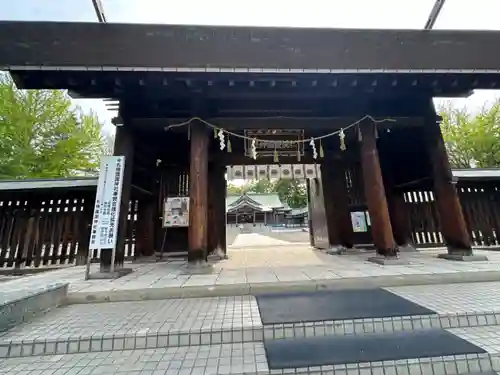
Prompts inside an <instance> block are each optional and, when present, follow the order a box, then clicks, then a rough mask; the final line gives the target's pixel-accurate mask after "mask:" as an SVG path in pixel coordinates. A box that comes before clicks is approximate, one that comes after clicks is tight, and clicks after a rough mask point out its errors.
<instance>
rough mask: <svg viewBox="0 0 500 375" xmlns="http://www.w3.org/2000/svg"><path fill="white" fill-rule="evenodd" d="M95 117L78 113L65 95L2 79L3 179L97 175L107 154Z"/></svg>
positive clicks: (0, 147) (0, 174) (0, 162)
mask: <svg viewBox="0 0 500 375" xmlns="http://www.w3.org/2000/svg"><path fill="white" fill-rule="evenodd" d="M101 128H102V126H101V124H100V123H99V121H98V119H97V116H96V115H95V114H94V113H90V114H85V113H83V112H82V111H81V109H79V108H76V109H73V108H72V103H71V99H70V98H69V97H68V95H67V94H66V92H64V91H61V90H18V89H17V88H16V87H15V85H14V83H13V82H12V80H11V79H10V77H9V76H8V75H5V74H2V75H0V178H1V179H17V178H20V179H21V178H40V177H44V178H50V177H69V176H75V175H82V174H89V173H95V172H96V170H97V169H98V166H99V158H100V155H101V153H102V152H103V150H104V143H103V139H102V137H101Z"/></svg>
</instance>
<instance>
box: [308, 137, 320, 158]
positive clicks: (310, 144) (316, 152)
mask: <svg viewBox="0 0 500 375" xmlns="http://www.w3.org/2000/svg"><path fill="white" fill-rule="evenodd" d="M309 146H311V149H312V153H313V159H315V160H316V159H317V158H318V151H316V144H315V143H314V138H311V141H310V142H309Z"/></svg>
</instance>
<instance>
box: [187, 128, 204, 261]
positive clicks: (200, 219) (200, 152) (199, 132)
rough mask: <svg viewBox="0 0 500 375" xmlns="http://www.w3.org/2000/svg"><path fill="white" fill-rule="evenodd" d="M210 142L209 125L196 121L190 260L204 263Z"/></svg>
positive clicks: (192, 152) (191, 172)
mask: <svg viewBox="0 0 500 375" xmlns="http://www.w3.org/2000/svg"><path fill="white" fill-rule="evenodd" d="M208 145H209V138H208V133H207V130H206V127H205V126H203V125H202V124H200V123H193V124H192V126H191V144H190V168H189V199H190V208H189V233H188V243H189V246H188V247H189V248H188V261H189V262H190V263H202V262H205V261H206V259H207V219H208Z"/></svg>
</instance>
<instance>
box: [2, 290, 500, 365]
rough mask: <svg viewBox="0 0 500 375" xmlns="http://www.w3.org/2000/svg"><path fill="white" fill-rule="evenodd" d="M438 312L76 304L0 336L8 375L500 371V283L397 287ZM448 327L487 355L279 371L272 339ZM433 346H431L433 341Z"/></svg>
mask: <svg viewBox="0 0 500 375" xmlns="http://www.w3.org/2000/svg"><path fill="white" fill-rule="evenodd" d="M386 290H388V291H390V292H391V293H393V294H395V295H397V296H400V297H403V298H405V299H407V300H410V301H413V302H417V303H418V304H419V305H421V306H423V307H426V308H428V309H431V310H434V311H435V312H436V314H431V315H422V316H403V317H401V316H396V317H387V318H364V319H349V320H342V321H339V320H330V321H319V322H318V321H317V322H297V323H291V324H272V325H264V324H262V319H261V316H260V312H259V309H258V306H257V303H256V299H255V297H252V296H235V297H211V298H192V299H171V300H165V301H139V302H117V303H99V304H77V305H70V306H66V307H64V308H60V309H57V310H55V311H52V312H50V313H48V314H47V315H45V316H42V317H40V318H38V319H35V320H33V321H32V322H28V323H26V324H23V325H21V326H18V327H16V328H14V329H12V330H10V331H8V332H4V333H3V334H1V336H0V358H2V357H3V358H2V359H1V360H0V374H15V375H35V374H37V375H49V374H51V375H55V374H59V375H63V374H66V375H69V374H80V375H81V374H122V375H123V374H128V375H132V374H134V375H144V374H150V375H152V374H154V375H159V374H168V375H184V374H185V375H193V374H200V375H202V374H207V375H208V374H213V375H215V374H258V375H264V374H266V375H267V374H333V375H340V374H342V375H369V374H370V375H384V374H385V375H396V374H397V375H400V374H404V375H428V374H430V375H454V374H462V375H464V374H469V373H470V374H472V373H474V374H485V375H486V374H490V373H491V372H489V371H491V370H494V371H500V282H485V283H468V284H453V285H446V284H442V285H427V286H404V287H391V288H387V289H386ZM429 329H434V330H443V329H444V330H445V331H447V332H450V333H452V334H453V335H455V336H458V337H461V338H463V339H465V340H467V341H468V342H470V343H473V344H474V345H476V346H478V347H479V348H481V349H483V350H484V351H485V352H478V353H468V354H465V353H464V354H462V353H456V355H447V356H438V357H421V356H419V355H418V353H417V351H415V358H399V359H394V360H384V361H370V362H363V363H346V364H339V365H322V366H310V367H305V368H292V369H274V370H273V369H270V364H269V362H268V361H269V360H268V357H267V356H266V341H264V338H265V339H266V340H267V341H269V340H271V341H272V340H287V339H292V340H299V339H300V338H301V337H310V338H320V337H326V336H330V337H343V336H346V335H353V337H359V339H362V338H364V337H366V336H367V335H368V336H369V335H376V334H383V335H391V334H393V333H395V332H401V331H405V332H408V333H410V334H411V333H412V332H423V333H425V332H426V331H427V330H429ZM429 345H432V343H429Z"/></svg>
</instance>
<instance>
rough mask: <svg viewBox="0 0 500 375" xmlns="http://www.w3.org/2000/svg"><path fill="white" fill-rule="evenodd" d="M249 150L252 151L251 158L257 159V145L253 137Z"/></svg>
mask: <svg viewBox="0 0 500 375" xmlns="http://www.w3.org/2000/svg"><path fill="white" fill-rule="evenodd" d="M250 152H251V153H252V158H253V160H257V145H256V142H255V139H252V147H251V149H250Z"/></svg>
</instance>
